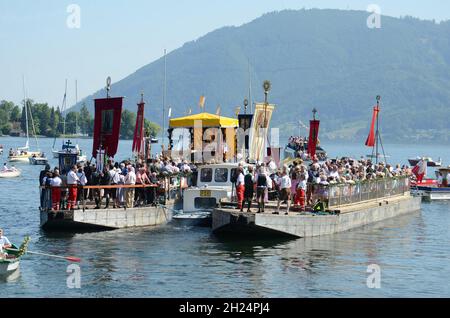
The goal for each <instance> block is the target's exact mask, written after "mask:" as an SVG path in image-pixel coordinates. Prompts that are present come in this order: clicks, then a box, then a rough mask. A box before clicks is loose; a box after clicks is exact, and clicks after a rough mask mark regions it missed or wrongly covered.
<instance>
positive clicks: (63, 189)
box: [39, 157, 196, 211]
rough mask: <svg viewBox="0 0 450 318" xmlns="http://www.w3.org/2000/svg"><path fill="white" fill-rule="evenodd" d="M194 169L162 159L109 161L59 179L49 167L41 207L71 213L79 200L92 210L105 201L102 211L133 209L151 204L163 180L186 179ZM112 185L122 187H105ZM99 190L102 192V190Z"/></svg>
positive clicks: (56, 171) (42, 182)
mask: <svg viewBox="0 0 450 318" xmlns="http://www.w3.org/2000/svg"><path fill="white" fill-rule="evenodd" d="M195 168H196V167H195V166H193V165H191V164H189V163H188V162H187V161H180V160H178V161H177V160H169V159H167V158H162V157H158V158H156V159H154V160H152V162H150V163H144V162H143V161H141V160H139V161H137V162H131V161H123V162H120V163H119V162H114V160H113V159H110V160H108V162H107V163H106V164H104V165H101V166H98V165H96V164H91V163H89V162H88V163H86V164H77V165H74V166H73V167H72V168H71V169H70V170H69V171H68V172H67V173H66V174H65V175H61V172H60V171H59V168H54V169H53V170H51V167H50V165H46V167H45V169H44V170H42V171H41V173H40V176H39V184H40V185H41V187H42V192H41V207H42V208H44V209H47V210H51V209H52V210H55V211H58V210H74V209H79V208H80V201H81V200H85V201H86V202H88V203H94V204H95V209H100V208H102V204H103V201H105V206H104V208H110V207H112V208H119V207H126V208H133V207H138V206H142V205H147V204H154V203H155V201H156V199H157V196H158V194H159V192H160V190H159V189H161V188H162V189H165V182H166V181H165V180H166V179H165V178H164V177H170V176H173V175H177V174H180V173H182V174H183V175H189V174H191V173H192V171H193V170H195ZM169 179H170V178H169ZM169 182H170V181H169ZM115 185H117V186H124V187H116V188H111V187H108V186H115ZM136 185H138V186H139V185H141V186H142V187H136ZM79 186H99V188H93V189H89V188H88V189H83V188H82V187H79ZM102 186H104V187H105V188H104V189H102V188H101V187H102ZM125 186H129V187H125Z"/></svg>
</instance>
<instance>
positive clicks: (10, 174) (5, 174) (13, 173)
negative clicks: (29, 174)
mask: <svg viewBox="0 0 450 318" xmlns="http://www.w3.org/2000/svg"><path fill="white" fill-rule="evenodd" d="M21 174H22V172H21V171H20V170H18V169H16V170H6V171H0V178H17V177H19V176H20V175H21Z"/></svg>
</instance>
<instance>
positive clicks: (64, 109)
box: [62, 79, 67, 137]
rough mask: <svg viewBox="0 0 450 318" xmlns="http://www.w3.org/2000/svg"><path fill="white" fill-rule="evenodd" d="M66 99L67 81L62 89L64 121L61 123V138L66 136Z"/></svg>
mask: <svg viewBox="0 0 450 318" xmlns="http://www.w3.org/2000/svg"><path fill="white" fill-rule="evenodd" d="M66 98H67V79H66V86H65V89H64V99H63V110H62V112H63V117H64V121H63V137H64V136H65V135H66Z"/></svg>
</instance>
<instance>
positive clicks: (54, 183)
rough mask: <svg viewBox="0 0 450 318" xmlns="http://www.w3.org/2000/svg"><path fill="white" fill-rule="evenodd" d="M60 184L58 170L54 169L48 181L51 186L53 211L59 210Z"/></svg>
mask: <svg viewBox="0 0 450 318" xmlns="http://www.w3.org/2000/svg"><path fill="white" fill-rule="evenodd" d="M61 185H62V180H61V178H60V177H59V171H58V170H55V172H54V173H53V177H52V178H51V181H50V186H51V187H52V208H53V210H54V211H58V210H59V205H60V202H61V188H60V187H61Z"/></svg>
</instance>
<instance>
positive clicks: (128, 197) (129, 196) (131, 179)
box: [125, 165, 136, 208]
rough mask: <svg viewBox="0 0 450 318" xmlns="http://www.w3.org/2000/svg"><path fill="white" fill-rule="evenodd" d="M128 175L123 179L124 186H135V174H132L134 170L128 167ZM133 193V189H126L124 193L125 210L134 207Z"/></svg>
mask: <svg viewBox="0 0 450 318" xmlns="http://www.w3.org/2000/svg"><path fill="white" fill-rule="evenodd" d="M127 169H128V173H127V175H126V177H125V185H135V184H136V173H135V172H134V168H133V167H132V166H131V165H129V166H128V168H127ZM134 193H135V188H128V189H126V191H125V202H126V203H125V204H126V207H127V208H132V207H133V206H134Z"/></svg>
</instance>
